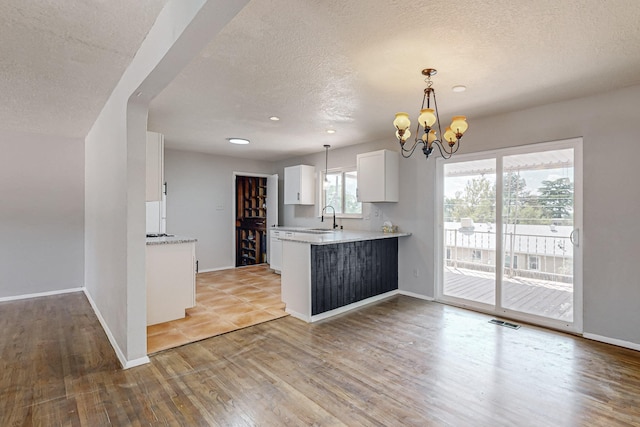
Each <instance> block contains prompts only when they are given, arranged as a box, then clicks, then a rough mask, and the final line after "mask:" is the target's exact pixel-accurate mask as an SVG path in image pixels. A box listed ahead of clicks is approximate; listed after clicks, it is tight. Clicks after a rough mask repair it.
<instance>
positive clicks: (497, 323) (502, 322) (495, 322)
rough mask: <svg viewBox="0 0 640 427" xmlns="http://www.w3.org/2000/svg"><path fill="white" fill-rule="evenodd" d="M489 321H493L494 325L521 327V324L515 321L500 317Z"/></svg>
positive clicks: (512, 327)
mask: <svg viewBox="0 0 640 427" xmlns="http://www.w3.org/2000/svg"><path fill="white" fill-rule="evenodd" d="M489 323H493V324H494V325H499V326H504V327H507V328H511V329H520V325H516V324H515V323H509V322H505V321H502V320H498V319H491V320H489Z"/></svg>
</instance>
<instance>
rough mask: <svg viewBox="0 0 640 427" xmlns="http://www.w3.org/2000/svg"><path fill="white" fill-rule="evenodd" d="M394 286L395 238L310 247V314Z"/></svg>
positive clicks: (352, 301)
mask: <svg viewBox="0 0 640 427" xmlns="http://www.w3.org/2000/svg"><path fill="white" fill-rule="evenodd" d="M395 289H398V238H389V239H377V240H364V241H357V242H345V243H336V244H329V245H312V246H311V314H312V315H316V314H320V313H324V312H326V311H329V310H333V309H336V308H339V307H343V306H346V305H348V304H351V303H354V302H358V301H362V300H364V299H367V298H370V297H373V296H376V295H380V294H383V293H385V292H389V291H392V290H395Z"/></svg>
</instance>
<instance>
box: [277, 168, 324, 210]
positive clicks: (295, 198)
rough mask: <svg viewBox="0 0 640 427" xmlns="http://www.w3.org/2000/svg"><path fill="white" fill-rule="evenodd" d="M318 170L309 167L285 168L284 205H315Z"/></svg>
mask: <svg viewBox="0 0 640 427" xmlns="http://www.w3.org/2000/svg"><path fill="white" fill-rule="evenodd" d="M315 175H316V168H315V167H313V166H308V165H298V166H290V167H288V168H284V204H285V205H313V204H315V198H316V194H315Z"/></svg>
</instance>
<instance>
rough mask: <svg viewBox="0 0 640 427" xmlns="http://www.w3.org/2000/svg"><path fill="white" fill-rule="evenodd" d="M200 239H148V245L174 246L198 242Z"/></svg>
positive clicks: (164, 237) (169, 236) (177, 237)
mask: <svg viewBox="0 0 640 427" xmlns="http://www.w3.org/2000/svg"><path fill="white" fill-rule="evenodd" d="M197 241H198V239H194V238H192V237H184V236H176V235H168V236H161V237H147V245H172V244H178V243H191V242H197Z"/></svg>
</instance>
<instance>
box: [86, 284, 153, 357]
mask: <svg viewBox="0 0 640 427" xmlns="http://www.w3.org/2000/svg"><path fill="white" fill-rule="evenodd" d="M83 291H84V294H85V295H86V297H87V300H88V301H89V304H90V305H91V308H92V309H93V312H94V313H95V314H96V317H97V318H98V321H99V322H100V325H101V326H102V329H104V333H105V334H107V338H108V339H109V342H110V343H111V347H113V350H114V351H115V353H116V357H117V358H118V361H119V362H120V365H121V366H122V369H129V368H133V367H135V366H140V365H144V364H145V363H149V362H150V360H149V356H144V357H140V358H138V359H134V360H127V358H126V357H125V356H124V353H123V352H122V350H121V349H120V346H119V345H118V342H117V341H116V339H115V337H114V336H113V334H112V333H111V329H109V326H108V325H107V322H106V321H105V320H104V317H102V313H100V310H98V306H97V305H96V303H95V302H94V301H93V298H91V294H89V292H87V289H86V288H83Z"/></svg>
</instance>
